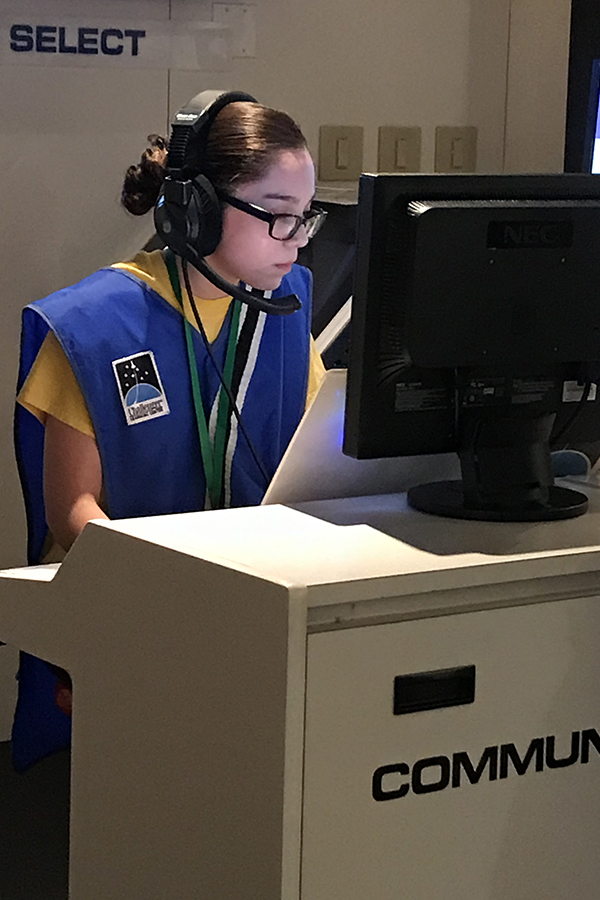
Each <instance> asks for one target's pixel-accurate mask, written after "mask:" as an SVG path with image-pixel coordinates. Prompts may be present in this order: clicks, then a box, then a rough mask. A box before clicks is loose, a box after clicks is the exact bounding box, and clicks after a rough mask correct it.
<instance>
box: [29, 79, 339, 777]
mask: <svg viewBox="0 0 600 900" xmlns="http://www.w3.org/2000/svg"><path fill="white" fill-rule="evenodd" d="M149 140H151V142H152V146H151V148H150V149H148V150H147V151H146V152H145V153H144V156H143V157H142V161H141V164H140V165H139V166H138V167H131V168H130V169H129V170H128V172H127V175H126V178H125V184H124V188H123V203H124V205H125V206H126V208H127V209H128V210H129V211H130V212H132V213H134V214H136V215H141V214H143V213H145V212H148V211H149V210H150V209H152V208H153V207H154V206H155V204H156V205H157V208H156V210H155V220H156V223H157V228H158V231H159V233H160V234H161V236H162V237H163V239H164V240H165V242H166V243H167V245H168V246H167V249H166V250H165V251H160V250H159V251H154V252H152V253H145V252H143V253H140V254H138V255H137V256H136V257H135V258H134V259H133V260H130V261H128V262H122V263H117V264H116V265H113V266H111V267H108V268H104V269H101V270H99V271H98V272H96V273H94V274H93V275H91V276H89V277H88V278H86V279H84V280H83V281H82V282H80V283H79V284H77V285H74V286H72V287H68V288H65V289H64V290H61V291H58V292H57V293H55V294H52V295H50V296H49V297H46V298H45V299H44V300H41V301H39V302H37V303H34V304H32V305H31V306H29V307H27V308H26V310H25V312H24V320H23V341H22V354H21V370H20V376H19V395H18V401H19V403H18V407H17V416H16V446H17V456H18V460H19V468H20V473H21V480H22V485H23V492H24V496H25V503H26V507H27V513H28V525H29V562H30V564H35V563H37V562H39V561H40V560H41V559H42V558H43V556H44V552H45V549H46V548H47V547H48V545H49V543H50V542H49V536H50V535H51V536H52V540H53V541H55V542H56V543H57V544H58V545H60V547H62V548H63V549H65V550H68V548H69V547H70V546H71V544H72V543H73V541H74V540H75V538H76V537H77V535H78V534H79V533H80V532H81V530H82V529H83V527H84V526H85V524H86V523H87V522H88V521H89V520H90V519H101V518H125V517H132V516H149V515H159V514H162V513H177V512H186V511H192V510H199V509H211V508H220V507H229V506H245V505H252V504H257V503H259V502H260V500H261V498H262V496H263V494H264V492H265V490H266V488H267V486H268V483H269V480H270V479H271V477H272V475H273V473H274V472H275V469H276V468H277V465H278V463H279V461H280V459H281V457H282V455H283V453H284V451H285V448H286V446H287V444H288V442H289V440H290V438H291V436H292V434H293V433H294V430H295V429H296V427H297V425H298V422H299V421H300V418H301V416H302V414H303V412H304V410H305V408H306V405H307V403H308V402H310V399H311V397H312V396H313V394H314V393H315V392H316V389H317V388H318V385H319V383H320V380H321V378H322V375H323V372H324V369H323V365H322V363H321V360H320V357H319V355H318V353H317V352H316V350H315V348H314V345H313V343H312V340H311V337H310V321H311V317H310V305H311V304H310V299H311V297H310V293H311V277H310V273H309V272H308V270H306V269H303V268H302V267H300V266H298V265H296V264H295V260H296V257H297V254H298V250H299V248H300V247H302V246H304V245H305V244H306V243H307V241H308V240H309V239H310V238H311V237H312V236H313V235H314V234H315V233H316V231H317V230H318V228H319V226H320V225H321V223H322V221H323V218H324V215H325V214H324V213H322V212H321V211H320V210H318V209H315V208H313V206H312V200H313V196H314V166H313V162H312V159H311V157H310V154H309V152H308V149H307V145H306V141H305V139H304V137H303V135H302V133H301V131H300V129H299V128H298V126H297V125H296V124H295V123H294V122H293V120H292V119H291V118H290V117H289V116H287V115H286V114H285V113H283V112H279V111H276V110H273V109H269V108H266V107H263V106H260V105H259V104H258V103H256V102H254V100H253V98H251V97H249V96H248V95H244V94H221V95H218V94H217V95H216V94H215V92H207V93H206V94H201V95H199V96H198V97H197V98H194V100H193V101H191V103H190V105H189V106H188V107H186V108H185V109H184V110H182V111H181V112H180V113H178V114H177V116H176V117H175V119H174V127H173V136H172V139H171V143H170V146H169V152H168V154H167V150H166V143H165V142H164V141H163V140H162V139H161V138H158V137H157V136H151V138H149ZM166 176H167V177H166ZM240 283H241V284H240ZM250 286H251V287H250ZM290 295H296V297H293V298H292V297H291V296H290ZM298 298H299V300H300V303H301V305H300V304H299V303H298V302H297V299H298ZM292 310H295V311H293V314H288V313H290V312H292ZM282 312H284V313H285V314H281V313H282ZM218 370H219V371H218ZM219 372H220V374H219ZM240 417H241V418H240ZM65 674H66V673H65ZM55 695H57V696H58V698H59V699H61V698H62V703H61V705H62V708H63V709H64V710H65V711H66V712H68V706H69V703H70V688H69V686H68V685H67V686H65V685H63V686H62V687H61V685H60V682H57V678H56V675H55V674H54V673H53V672H52V671H51V670H50V668H49V667H48V665H47V664H46V663H44V662H42V661H40V660H38V659H36V658H34V657H31V656H29V655H27V654H23V655H22V660H21V667H20V674H19V700H18V704H17V711H16V715H15V724H14V728H13V758H14V762H15V765H16V766H17V768H19V769H24V768H27V767H28V766H29V765H31V764H32V763H33V762H35V761H36V760H37V759H39V758H41V757H42V756H45V755H47V754H48V753H51V752H53V751H55V750H58V749H61V748H62V747H64V746H66V745H68V742H69V739H70V719H69V717H68V715H66V714H65V712H63V711H61V710H60V709H59V708H58V707H57V706H56V703H55Z"/></svg>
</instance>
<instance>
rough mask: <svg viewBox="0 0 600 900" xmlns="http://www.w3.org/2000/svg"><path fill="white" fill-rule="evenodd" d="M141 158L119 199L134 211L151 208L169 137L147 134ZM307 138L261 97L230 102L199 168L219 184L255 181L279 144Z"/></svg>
mask: <svg viewBox="0 0 600 900" xmlns="http://www.w3.org/2000/svg"><path fill="white" fill-rule="evenodd" d="M148 140H149V141H150V147H149V148H148V149H146V150H145V151H144V153H143V154H142V158H141V160H140V164H139V165H138V166H130V167H129V168H128V169H127V172H126V173H125V180H124V182H123V191H122V193H121V202H122V203H123V206H124V207H125V209H127V210H129V212H130V213H133V214H134V215H136V216H141V215H144V213H147V212H148V211H149V210H151V209H152V207H153V206H154V204H155V203H156V200H157V199H158V194H159V192H160V189H161V186H162V183H163V181H164V178H165V174H166V164H167V142H166V140H165V139H164V138H161V137H160V136H159V135H157V134H151V135H149V136H148ZM306 146H307V145H306V139H305V137H304V135H303V134H302V132H301V131H300V128H299V127H298V125H296V123H295V122H294V120H293V119H292V118H291V117H290V116H288V114H287V113H284V112H281V111H280V110H276V109H270V108H269V107H267V106H261V105H260V104H259V103H239V102H238V103H229V104H228V105H227V106H225V107H223V109H222V110H221V112H220V113H219V114H218V116H217V117H216V119H215V120H214V122H213V123H212V125H211V128H210V132H209V135H208V141H207V144H206V151H205V153H204V159H203V162H202V172H203V174H204V175H206V176H207V178H208V179H209V180H210V181H211V182H212V184H213V185H214V186H215V187H216V188H217V189H218V190H225V191H227V190H235V187H236V186H238V185H241V184H248V182H251V181H257V180H258V179H260V178H262V177H263V175H264V174H265V173H266V171H267V169H268V168H269V166H270V165H271V164H272V163H273V160H274V158H275V157H276V156H277V154H278V153H280V152H281V151H283V150H303V149H305V148H306Z"/></svg>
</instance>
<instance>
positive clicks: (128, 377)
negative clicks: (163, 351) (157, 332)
mask: <svg viewBox="0 0 600 900" xmlns="http://www.w3.org/2000/svg"><path fill="white" fill-rule="evenodd" d="M112 367H113V372H114V373H115V378H116V379H117V385H118V387H119V396H120V397H121V403H122V405H123V411H124V413H125V420H126V422H127V424H128V425H139V423H140V422H147V421H148V419H157V418H158V417H159V416H167V415H168V414H169V412H170V410H169V404H168V403H167V397H166V394H165V391H164V388H163V386H162V381H161V380H160V375H159V374H158V368H157V365H156V360H155V359H154V353H153V352H152V350H144V351H143V352H142V353H135V354H134V355H133V356H125V357H123V359H115V360H113V364H112Z"/></svg>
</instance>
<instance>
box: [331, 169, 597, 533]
mask: <svg viewBox="0 0 600 900" xmlns="http://www.w3.org/2000/svg"><path fill="white" fill-rule="evenodd" d="M599 373H600V179H598V178H596V177H595V176H592V175H576V174H575V175H564V174H563V175H363V176H361V181H360V191H359V206H358V237H357V260H356V270H355V281H354V301H353V317H352V341H351V348H350V362H349V372H348V388H347V398H346V419H345V436H344V452H346V453H348V454H349V455H350V456H355V457H358V458H376V457H384V456H412V455H417V454H431V453H447V452H449V451H456V452H458V454H459V457H460V461H461V470H462V482H452V483H451V482H441V483H437V484H436V485H421V486H419V487H418V488H415V489H413V490H412V491H411V492H409V503H410V504H411V505H412V506H414V507H416V508H418V509H421V510H423V511H426V512H433V513H437V514H441V515H448V516H455V517H460V518H474V519H491V520H504V521H523V520H543V519H558V518H568V517H571V516H575V515H579V514H581V513H582V512H584V511H585V509H586V505H587V501H586V498H585V497H584V496H583V494H581V493H579V492H576V491H571V490H565V489H564V488H559V487H556V486H554V484H553V477H552V469H551V459H550V448H551V447H552V448H555V447H556V448H561V447H564V446H566V445H568V444H569V443H570V444H571V445H573V444H575V445H576V444H577V442H578V441H588V442H589V441H597V440H600V392H597V390H596V381H597V380H598V377H599Z"/></svg>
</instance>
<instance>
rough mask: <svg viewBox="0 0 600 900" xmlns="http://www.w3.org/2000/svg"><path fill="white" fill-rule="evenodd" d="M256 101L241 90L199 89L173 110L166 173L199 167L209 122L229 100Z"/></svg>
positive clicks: (175, 173)
mask: <svg viewBox="0 0 600 900" xmlns="http://www.w3.org/2000/svg"><path fill="white" fill-rule="evenodd" d="M240 102H245V103H256V102H257V101H256V99H255V98H254V97H252V96H251V95H250V94H244V93H243V92H242V91H202V92H201V93H200V94H196V96H195V97H192V99H191V100H190V101H189V103H186V105H185V106H184V107H183V108H182V109H180V110H179V112H177V113H175V115H174V117H173V121H172V122H171V138H170V140H169V154H168V157H167V168H168V170H169V175H171V176H172V177H174V178H180V177H182V175H184V174H186V173H188V172H189V173H192V172H193V173H194V174H197V173H198V172H201V171H202V157H203V155H204V150H205V148H206V142H207V139H208V134H209V132H210V126H211V125H212V123H213V121H214V120H215V119H216V117H217V116H218V114H219V113H220V112H221V110H222V109H223V107H224V106H227V105H228V104H229V103H240Z"/></svg>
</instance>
